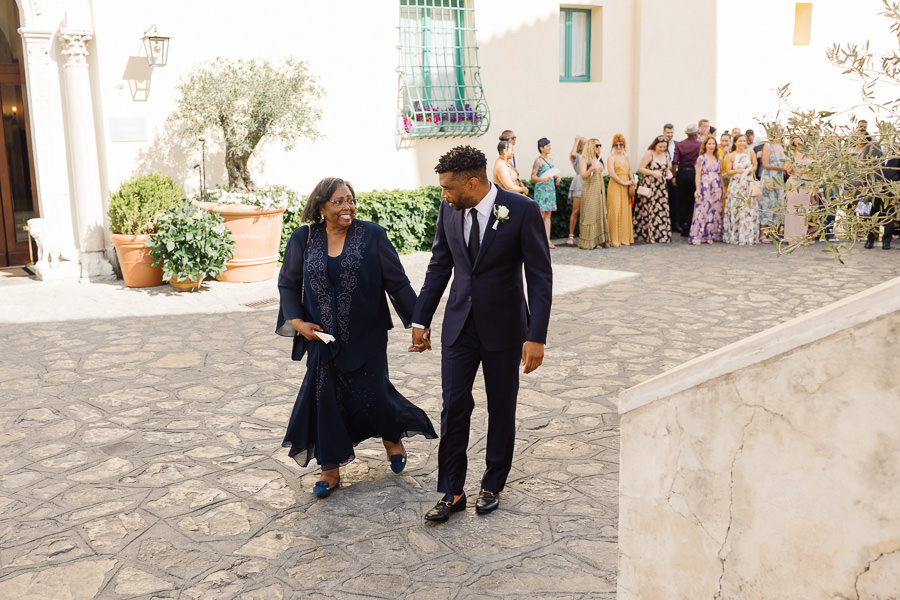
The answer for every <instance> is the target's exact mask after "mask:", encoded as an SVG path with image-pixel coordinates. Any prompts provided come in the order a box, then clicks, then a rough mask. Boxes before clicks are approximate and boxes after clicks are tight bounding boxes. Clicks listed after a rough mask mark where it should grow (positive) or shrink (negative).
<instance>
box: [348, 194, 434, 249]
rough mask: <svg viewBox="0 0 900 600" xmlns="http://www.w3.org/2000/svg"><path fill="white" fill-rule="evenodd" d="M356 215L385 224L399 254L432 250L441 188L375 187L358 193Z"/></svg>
mask: <svg viewBox="0 0 900 600" xmlns="http://www.w3.org/2000/svg"><path fill="white" fill-rule="evenodd" d="M357 197H358V199H359V205H358V206H357V207H356V216H357V217H358V218H360V219H365V220H366V221H373V222H375V223H378V224H379V225H381V226H382V227H384V229H385V231H387V236H388V239H390V240H391V243H392V244H394V248H396V249H397V252H398V253H400V254H408V253H410V252H416V251H418V250H429V249H430V248H431V243H432V241H434V228H435V224H436V223H437V216H438V210H439V209H440V206H441V188H439V187H436V186H426V187H421V188H418V189H415V190H376V191H374V192H363V193H361V194H357Z"/></svg>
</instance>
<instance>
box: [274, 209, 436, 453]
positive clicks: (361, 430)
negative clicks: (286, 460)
mask: <svg viewBox="0 0 900 600" xmlns="http://www.w3.org/2000/svg"><path fill="white" fill-rule="evenodd" d="M278 289H279V293H280V296H281V307H280V310H279V313H278V324H277V327H276V332H277V333H279V334H280V335H287V336H291V337H293V338H294V347H293V352H292V358H293V359H294V360H301V359H302V357H303V354H304V353H305V354H306V375H305V376H304V379H303V384H302V385H301V387H300V392H299V394H298V395H297V400H296V402H295V403H294V410H293V412H292V413H291V418H290V421H289V422H288V427H287V433H286V434H285V437H284V441H283V443H282V445H283V446H285V447H286V448H289V454H290V456H291V457H292V458H293V459H294V460H296V461H297V463H299V464H300V465H301V466H306V465H308V464H309V462H310V460H311V459H312V458H315V459H316V462H318V464H319V465H320V466H321V467H322V469H331V468H334V467H338V466H340V465H343V464H346V463H348V462H350V461H352V460H353V459H354V458H355V454H354V451H353V448H354V446H355V445H356V444H358V443H359V442H361V441H363V440H365V439H368V438H372V437H380V438H383V439H385V440H387V441H390V442H399V441H400V439H401V438H403V437H410V436H413V435H418V434H421V435H423V436H425V437H426V438H429V439H434V438H436V437H437V434H436V433H435V431H434V426H433V425H432V424H431V421H430V420H429V418H428V416H427V415H426V414H425V412H424V411H423V410H422V409H420V408H419V407H417V406H416V405H414V404H413V403H412V402H410V401H409V400H407V399H406V398H404V397H403V395H401V394H400V392H398V391H397V389H396V388H395V387H394V386H393V384H391V382H390V380H389V378H388V366H387V332H388V330H389V329H391V328H392V327H393V323H392V322H391V315H390V311H389V310H388V306H387V300H386V297H385V296H387V297H390V299H391V302H392V303H393V305H394V308H395V309H396V311H397V314H398V315H400V318H401V319H402V321H403V324H404V325H405V326H407V327H408V326H409V325H410V319H411V316H412V311H413V307H414V306H415V303H416V294H415V292H414V291H413V289H412V287H411V286H410V284H409V279H408V278H407V277H406V273H405V272H404V271H403V266H402V264H401V263H400V258H399V257H398V256H397V252H396V250H395V249H394V247H393V245H391V243H390V241H389V240H388V238H387V235H386V234H385V232H384V229H382V228H381V227H380V226H378V225H376V224H374V223H369V222H366V221H359V220H355V219H354V221H353V222H352V223H351V224H350V228H349V229H348V231H347V235H346V238H345V241H344V249H343V251H342V252H341V254H340V255H339V256H336V257H330V256H328V239H327V236H326V234H325V227H324V225H321V224H313V225H309V226H303V227H300V228H298V229H297V230H296V231H294V233H293V234H292V235H291V239H290V241H289V242H288V245H287V248H286V249H285V254H284V263H283V265H282V268H281V273H280V275H279V277H278ZM296 318H300V319H303V320H304V321H309V322H312V323H316V324H318V325H320V326H321V327H322V329H323V330H324V331H325V332H327V333H330V334H332V335H333V336H334V337H335V338H336V340H335V341H334V342H332V343H330V344H324V343H323V342H319V341H315V342H309V341H307V340H306V339H305V338H304V337H303V336H301V335H299V334H295V332H294V329H293V327H292V326H291V323H290V321H291V319H296Z"/></svg>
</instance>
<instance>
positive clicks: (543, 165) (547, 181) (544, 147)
mask: <svg viewBox="0 0 900 600" xmlns="http://www.w3.org/2000/svg"><path fill="white" fill-rule="evenodd" d="M537 146H538V152H540V153H541V155H540V156H538V157H537V158H536V159H535V160H534V165H532V167H531V181H533V182H534V201H535V202H537V203H538V206H540V207H541V216H542V217H543V218H544V228H545V229H546V230H547V245H549V246H550V247H551V248H556V246H554V245H553V242H551V241H550V217H551V216H552V215H553V212H554V211H555V210H556V186H557V185H558V184H559V169H557V168H556V167H554V166H553V162H552V161H551V160H550V140H548V139H547V138H541V139H539V140H538V143H537Z"/></svg>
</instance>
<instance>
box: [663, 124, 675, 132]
mask: <svg viewBox="0 0 900 600" xmlns="http://www.w3.org/2000/svg"><path fill="white" fill-rule="evenodd" d="M666 129H675V126H674V125H672V124H671V123H666V124H665V125H663V131H665V130H666Z"/></svg>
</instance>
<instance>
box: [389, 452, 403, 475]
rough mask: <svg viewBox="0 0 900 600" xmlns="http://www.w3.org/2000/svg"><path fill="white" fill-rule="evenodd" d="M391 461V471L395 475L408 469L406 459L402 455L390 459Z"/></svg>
mask: <svg viewBox="0 0 900 600" xmlns="http://www.w3.org/2000/svg"><path fill="white" fill-rule="evenodd" d="M390 459H391V471H393V472H394V473H398V474H399V473H401V472H403V469H405V468H406V457H405V456H403V455H402V454H395V455H393V456H391V457H390Z"/></svg>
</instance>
